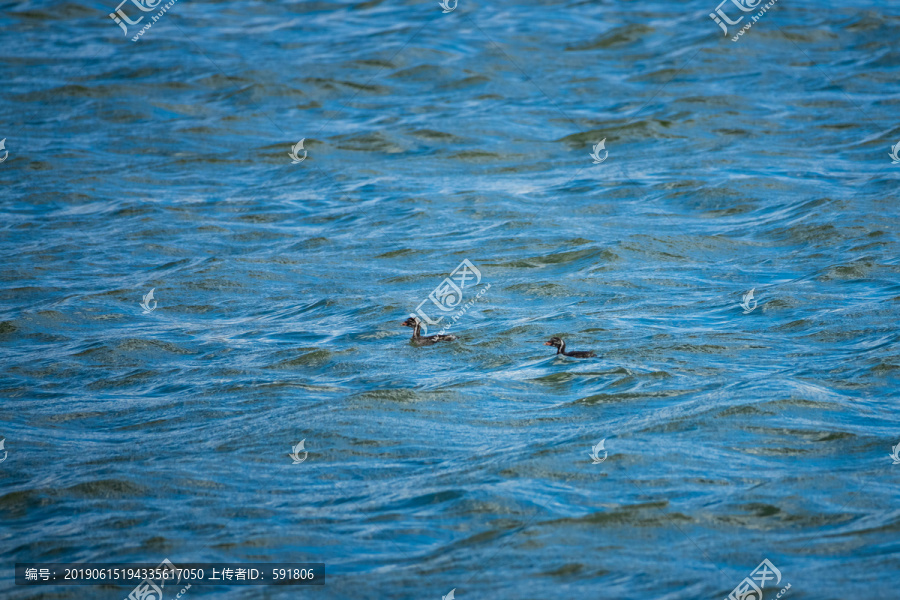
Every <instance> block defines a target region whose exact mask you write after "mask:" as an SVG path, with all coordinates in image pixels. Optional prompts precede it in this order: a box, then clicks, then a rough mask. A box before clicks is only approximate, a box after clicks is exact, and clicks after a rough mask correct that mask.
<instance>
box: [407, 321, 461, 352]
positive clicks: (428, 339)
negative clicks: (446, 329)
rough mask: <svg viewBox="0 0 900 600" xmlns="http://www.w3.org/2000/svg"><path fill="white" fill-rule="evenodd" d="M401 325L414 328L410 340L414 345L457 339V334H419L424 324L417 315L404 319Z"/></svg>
mask: <svg viewBox="0 0 900 600" xmlns="http://www.w3.org/2000/svg"><path fill="white" fill-rule="evenodd" d="M401 325H403V326H404V327H412V328H413V334H412V340H410V341H411V342H412V344H413V346H430V345H431V344H436V343H437V342H452V341H453V340H455V339H456V336H455V335H429V336H423V335H419V328H420V327H421V326H422V323H421V321H419V319H417V318H416V317H410V318H408V319H407V320H405V321H403V323H401Z"/></svg>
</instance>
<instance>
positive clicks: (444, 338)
mask: <svg viewBox="0 0 900 600" xmlns="http://www.w3.org/2000/svg"><path fill="white" fill-rule="evenodd" d="M401 325H403V326H404V327H412V328H413V334H412V340H411V341H412V344H413V346H430V345H432V344H436V343H438V342H452V341H453V340H455V339H456V336H455V335H442V334H437V335H427V336H425V335H420V334H419V329H420V328H421V326H422V323H421V322H420V321H419V319H418V318H416V317H410V318H408V319H407V320H405V321H403V323H401ZM544 345H545V346H553V347H555V348H556V354H562V355H563V356H571V357H572V358H593V357H594V356H596V355H595V354H594V353H593V352H592V351H590V350H572V351H570V352H566V343H565V342H564V341H563V340H562V338H558V337H552V338H550V339H549V340H548V341H546V342H544Z"/></svg>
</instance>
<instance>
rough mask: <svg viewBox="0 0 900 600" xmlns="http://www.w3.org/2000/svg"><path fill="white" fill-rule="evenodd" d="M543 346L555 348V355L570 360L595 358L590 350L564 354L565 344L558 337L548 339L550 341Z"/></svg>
mask: <svg viewBox="0 0 900 600" xmlns="http://www.w3.org/2000/svg"><path fill="white" fill-rule="evenodd" d="M544 345H545V346H556V353H557V354H562V355H565V356H571V357H572V358H592V357H594V356H596V355H595V354H594V353H593V352H592V351H591V350H573V351H572V352H566V343H565V342H564V341H562V339H560V338H558V337H552V338H550V341H548V342H544Z"/></svg>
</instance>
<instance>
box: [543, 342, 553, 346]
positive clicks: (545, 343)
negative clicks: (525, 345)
mask: <svg viewBox="0 0 900 600" xmlns="http://www.w3.org/2000/svg"><path fill="white" fill-rule="evenodd" d="M544 345H545V346H552V345H553V344H551V343H550V342H544Z"/></svg>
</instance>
